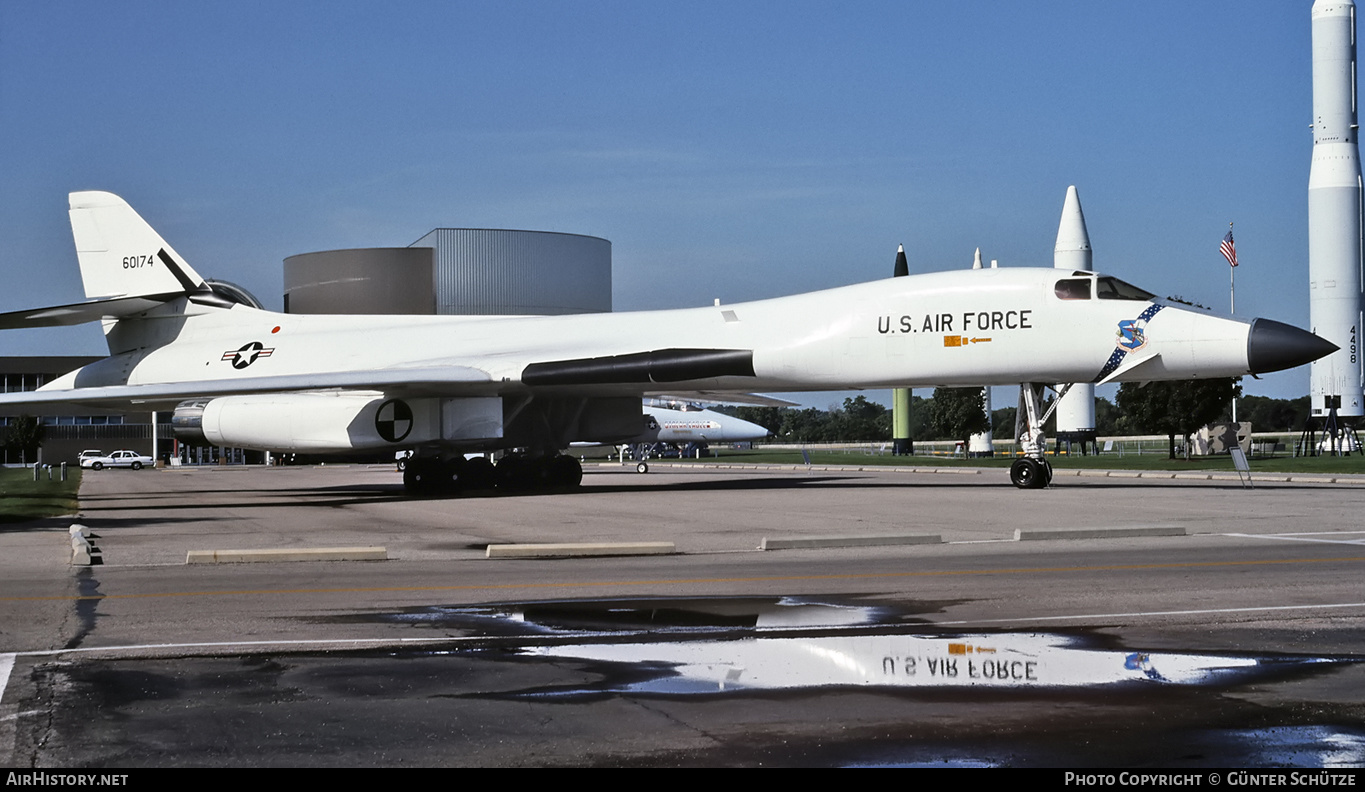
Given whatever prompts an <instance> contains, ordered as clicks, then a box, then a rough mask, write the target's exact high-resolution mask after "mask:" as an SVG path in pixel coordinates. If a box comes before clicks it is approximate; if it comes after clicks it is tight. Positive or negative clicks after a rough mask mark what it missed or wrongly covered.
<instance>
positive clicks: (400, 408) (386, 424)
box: [374, 399, 412, 443]
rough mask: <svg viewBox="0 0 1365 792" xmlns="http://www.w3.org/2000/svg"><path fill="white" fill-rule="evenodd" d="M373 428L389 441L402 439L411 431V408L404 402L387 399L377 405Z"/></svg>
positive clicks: (394, 441)
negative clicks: (377, 409)
mask: <svg viewBox="0 0 1365 792" xmlns="http://www.w3.org/2000/svg"><path fill="white" fill-rule="evenodd" d="M374 428H375V431H377V432H379V436H380V437H382V438H384V439H385V440H387V441H389V442H390V443H396V442H398V441H399V440H402V439H403V438H405V437H407V436H408V433H409V432H411V431H412V408H411V407H409V406H408V405H407V403H406V402H403V401H400V400H398V399H389V400H388V401H386V402H384V403H383V404H381V405H379V411H378V412H376V413H375V415H374Z"/></svg>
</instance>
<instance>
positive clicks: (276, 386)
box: [0, 192, 1336, 492]
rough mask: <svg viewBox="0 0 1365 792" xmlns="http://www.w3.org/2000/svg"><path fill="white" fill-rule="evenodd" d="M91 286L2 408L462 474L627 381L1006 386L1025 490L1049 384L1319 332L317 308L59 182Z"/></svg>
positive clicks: (1145, 369) (592, 417) (996, 293)
mask: <svg viewBox="0 0 1365 792" xmlns="http://www.w3.org/2000/svg"><path fill="white" fill-rule="evenodd" d="M71 226H72V231H73V233H74V236H75V241H76V254H77V258H78V259H79V261H80V267H81V277H82V280H83V282H84V285H85V293H86V297H87V298H89V299H88V300H87V301H86V302H83V303H76V304H73V305H63V306H56V307H50V308H40V309H33V310H27V311H18V312H13V313H9V314H0V328H6V327H35V326H51V325H66V324H77V323H80V322H87V321H94V320H101V321H102V322H103V325H104V333H105V338H106V340H107V341H108V344H109V353H110V356H109V357H108V358H105V359H104V360H101V361H98V362H95V363H92V364H90V365H88V366H85V367H83V368H81V369H78V370H76V371H73V372H71V373H69V374H67V375H65V376H62V377H60V378H58V379H56V380H53V381H52V382H50V383H48V384H47V385H45V386H43V387H42V388H40V389H38V390H37V391H30V392H26V393H13V394H5V395H0V406H11V407H12V406H22V405H31V404H43V403H54V402H64V403H87V404H100V405H112V406H120V405H121V406H125V407H126V406H127V405H129V404H134V403H135V404H139V405H142V406H143V407H144V408H150V409H174V415H173V419H172V423H173V425H175V426H176V427H177V432H178V433H179V434H180V436H181V437H184V438H195V437H200V438H203V439H204V440H205V441H207V442H210V443H213V444H215V445H222V446H234V447H241V448H255V449H265V450H271V451H277V452H298V453H326V452H355V451H366V450H376V451H378V450H391V451H398V450H402V449H412V450H413V452H414V458H413V461H412V463H411V464H409V465H408V466H407V470H406V471H405V473H404V481H405V483H406V484H407V486H408V487H409V488H410V489H411V490H414V491H418V492H449V491H457V490H458V489H459V488H460V487H461V486H463V484H464V483H465V482H466V481H467V480H468V479H469V478H470V477H471V476H470V474H471V473H472V474H473V476H472V477H473V478H475V479H476V480H477V479H478V478H479V477H480V476H487V475H490V471H489V470H487V469H475V470H472V471H471V470H469V469H468V467H467V464H468V463H466V462H465V459H464V453H466V452H474V451H492V450H513V449H517V450H518V451H517V452H516V453H510V454H508V455H506V456H504V457H503V458H502V459H501V460H500V462H499V463H498V466H497V471H496V473H497V476H498V481H499V483H500V484H506V485H508V486H512V487H519V486H532V485H537V484H541V485H550V486H574V485H577V484H578V482H579V481H580V479H581V478H582V469H581V468H580V466H579V464H578V462H577V461H576V460H575V459H574V458H573V457H570V456H565V455H560V454H559V451H560V450H561V449H564V448H567V447H568V446H569V445H570V444H571V443H573V442H576V441H584V442H598V443H615V442H623V441H625V440H626V439H628V438H631V437H634V436H636V435H638V434H639V433H640V426H641V417H642V414H641V398H642V397H644V396H649V395H656V394H658V395H663V394H666V395H671V396H675V397H685V398H698V399H702V400H705V399H713V400H717V401H723V400H725V397H724V396H723V395H721V394H733V393H752V392H754V391H776V392H781V391H812V390H847V389H853V388H892V387H929V386H975V387H980V386H983V385H1010V384H1022V385H1024V386H1025V387H1024V388H1023V396H1024V399H1023V401H1024V406H1025V419H1026V429H1025V431H1024V433H1023V438H1022V439H1023V441H1024V447H1025V451H1026V453H1027V457H1025V458H1023V459H1020V460H1018V461H1017V462H1015V464H1014V467H1013V468H1012V469H1011V479H1012V480H1013V481H1014V483H1015V484H1016V485H1017V486H1020V487H1039V486H1043V485H1045V484H1046V483H1047V481H1048V480H1049V479H1050V477H1051V475H1050V468H1049V467H1048V466H1047V463H1046V461H1045V460H1044V459H1043V456H1042V454H1043V449H1044V447H1045V439H1044V438H1043V434H1042V425H1043V420H1044V419H1045V417H1046V416H1044V415H1043V414H1042V411H1041V403H1042V400H1041V395H1042V389H1043V388H1044V387H1046V386H1045V385H1044V384H1043V383H1058V382H1061V383H1069V382H1095V383H1105V382H1115V381H1150V380H1179V379H1190V378H1205V377H1235V376H1241V375H1245V374H1258V373H1262V372H1267V371H1277V370H1280V369H1285V368H1290V367H1293V366H1299V365H1302V364H1304V363H1308V362H1310V361H1312V360H1315V359H1317V358H1319V357H1322V356H1323V355H1326V354H1329V353H1330V352H1332V351H1333V350H1335V349H1336V347H1335V346H1334V345H1333V344H1331V343H1329V342H1327V341H1324V340H1323V339H1321V338H1319V337H1317V336H1315V335H1313V334H1312V333H1309V332H1306V331H1304V330H1300V329H1298V328H1296V327H1292V326H1290V325H1286V324H1281V323H1279V322H1275V321H1271V320H1268V319H1253V320H1251V321H1243V320H1240V319H1234V318H1227V317H1220V316H1214V315H1211V314H1208V313H1205V312H1202V311H1198V310H1192V309H1191V308H1189V307H1188V306H1183V305H1178V304H1171V303H1167V302H1164V301H1160V300H1157V299H1155V298H1154V296H1153V295H1152V294H1150V293H1148V292H1146V291H1143V290H1141V289H1138V288H1136V287H1133V286H1130V285H1128V284H1126V283H1124V282H1122V281H1120V280H1118V279H1116V278H1112V277H1107V276H1104V275H1098V274H1096V273H1091V272H1079V271H1078V272H1072V273H1067V272H1066V271H1059V270H1056V269H1053V268H1051V267H1047V268H1041V269H1025V268H1012V269H989V270H954V271H950V272H936V273H928V274H923V275H911V276H907V277H901V278H893V279H888V280H881V281H874V282H871V283H861V284H855V285H852V286H844V287H841V288H836V289H829V290H826V291H819V292H812V293H808V294H798V295H793V296H789V297H778V298H775V299H769V300H760V301H756V302H747V303H737V304H734V305H716V306H706V307H703V308H686V309H678V310H665V311H648V312H622V313H605V314H586V315H572V316H522V317H508V316H320V315H300V314H281V313H273V312H270V311H262V310H259V309H255V308H250V307H248V306H245V305H241V304H234V303H233V302H231V301H230V300H226V299H224V298H222V297H221V296H219V295H218V294H216V293H214V292H213V291H212V290H211V289H210V288H209V287H208V285H207V284H206V283H205V282H204V279H203V278H201V277H200V276H199V274H198V273H196V272H195V271H194V270H193V269H192V268H191V267H190V265H189V264H188V263H186V262H185V260H184V259H183V258H181V257H180V256H179V255H178V254H177V253H176V252H175V250H174V249H173V248H172V247H171V246H170V245H168V244H167V243H166V242H165V240H163V239H162V238H161V237H160V236H159V235H158V234H157V233H156V231H154V230H153V229H152V228H151V226H149V225H148V224H147V223H146V222H145V221H144V220H143V219H142V218H141V217H140V216H138V214H137V213H136V212H134V211H133V209H132V208H131V207H129V206H128V204H127V203H125V202H124V201H123V199H121V198H119V197H118V196H116V195H112V194H110V193H107V192H76V193H72V194H71Z"/></svg>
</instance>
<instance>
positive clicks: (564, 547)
mask: <svg viewBox="0 0 1365 792" xmlns="http://www.w3.org/2000/svg"><path fill="white" fill-rule="evenodd" d="M676 552H678V550H677V547H676V546H675V545H674V544H673V543H672V542H573V543H568V542H566V543H560V544H502V545H495V544H491V545H489V546H488V550H487V557H488V558H569V557H577V556H627V555H672V554H673V553H676Z"/></svg>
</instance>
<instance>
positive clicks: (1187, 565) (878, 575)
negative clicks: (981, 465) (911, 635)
mask: <svg viewBox="0 0 1365 792" xmlns="http://www.w3.org/2000/svg"><path fill="white" fill-rule="evenodd" d="M1361 561H1365V557H1360V556H1356V557H1347V558H1280V559H1267V560H1262V561H1193V562H1184V563H1175V564H1115V565H1104V566H1076V567H1020V568H1017V569H951V570H937V571H926V572H864V573H857V574H842V575H771V576H755V577H718V578H656V579H651V580H597V581H583V582H578V583H575V582H555V583H489V584H483V585H468V586H378V587H360V588H313V589H240V590H231V589H229V590H224V591H166V592H157V593H151V594H86V595H77V596H44V597H0V602H38V601H54V600H55V601H79V600H115V599H151V598H165V597H232V596H255V595H261V594H382V593H385V592H391V593H400V592H411V591H510V590H515V589H544V588H560V589H562V588H605V587H608V586H658V585H707V584H715V583H781V582H793V581H814V580H877V579H894V578H917V577H952V576H954V575H1033V574H1039V573H1059V572H1118V571H1131V570H1139V569H1199V568H1205V569H1208V568H1214V567H1235V566H1268V565H1273V564H1342V563H1357V562H1361Z"/></svg>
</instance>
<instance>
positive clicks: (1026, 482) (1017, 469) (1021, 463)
mask: <svg viewBox="0 0 1365 792" xmlns="http://www.w3.org/2000/svg"><path fill="white" fill-rule="evenodd" d="M1044 464H1046V463H1044V462H1042V461H1041V460H1037V459H1034V458H1032V457H1024V458H1023V459H1016V460H1015V461H1014V464H1013V465H1010V481H1011V482H1013V484H1014V486H1016V487H1018V488H1019V489H1038V488H1039V487H1042V486H1045V479H1046V477H1047V474H1046V473H1045V472H1044V470H1045V469H1044V467H1043V465H1044Z"/></svg>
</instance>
